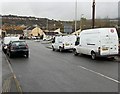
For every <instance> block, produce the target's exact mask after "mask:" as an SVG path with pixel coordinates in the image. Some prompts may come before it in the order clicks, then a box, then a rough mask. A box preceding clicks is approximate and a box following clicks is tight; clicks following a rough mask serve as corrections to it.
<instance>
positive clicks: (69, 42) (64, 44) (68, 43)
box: [52, 35, 76, 52]
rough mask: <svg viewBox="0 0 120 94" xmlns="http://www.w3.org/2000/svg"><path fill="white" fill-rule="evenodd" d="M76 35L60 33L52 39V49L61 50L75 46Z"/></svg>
mask: <svg viewBox="0 0 120 94" xmlns="http://www.w3.org/2000/svg"><path fill="white" fill-rule="evenodd" d="M75 41H76V36H75V35H60V36H56V37H54V39H53V41H52V49H53V51H54V50H59V51H60V52H62V51H63V50H71V49H73V48H74V46H75Z"/></svg>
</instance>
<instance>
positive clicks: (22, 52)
mask: <svg viewBox="0 0 120 94" xmlns="http://www.w3.org/2000/svg"><path fill="white" fill-rule="evenodd" d="M28 53H29V51H28V50H17V51H16V50H12V51H11V54H12V55H25V54H28Z"/></svg>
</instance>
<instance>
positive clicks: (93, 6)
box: [92, 0, 95, 28]
mask: <svg viewBox="0 0 120 94" xmlns="http://www.w3.org/2000/svg"><path fill="white" fill-rule="evenodd" d="M94 27H95V0H93V5H92V28H94Z"/></svg>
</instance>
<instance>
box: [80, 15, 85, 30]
mask: <svg viewBox="0 0 120 94" xmlns="http://www.w3.org/2000/svg"><path fill="white" fill-rule="evenodd" d="M83 15H84V14H81V20H80V29H81V30H82V26H83Z"/></svg>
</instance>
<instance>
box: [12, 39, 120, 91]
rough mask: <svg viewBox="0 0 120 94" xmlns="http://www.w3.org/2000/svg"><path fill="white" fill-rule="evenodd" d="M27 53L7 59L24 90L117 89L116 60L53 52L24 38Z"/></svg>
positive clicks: (38, 43)
mask: <svg viewBox="0 0 120 94" xmlns="http://www.w3.org/2000/svg"><path fill="white" fill-rule="evenodd" d="M27 42H28V45H29V48H30V57H29V58H28V59H26V58H24V57H15V58H12V59H10V62H11V65H12V68H13V70H14V72H15V74H16V76H17V78H18V80H19V82H20V84H21V87H22V89H23V91H24V92H118V83H119V82H118V62H116V61H112V60H106V59H98V60H91V58H90V57H89V56H84V55H83V56H73V54H72V53H71V52H63V53H60V52H53V51H52V50H51V49H48V48H46V47H45V45H43V44H41V43H40V42H35V41H27Z"/></svg>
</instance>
